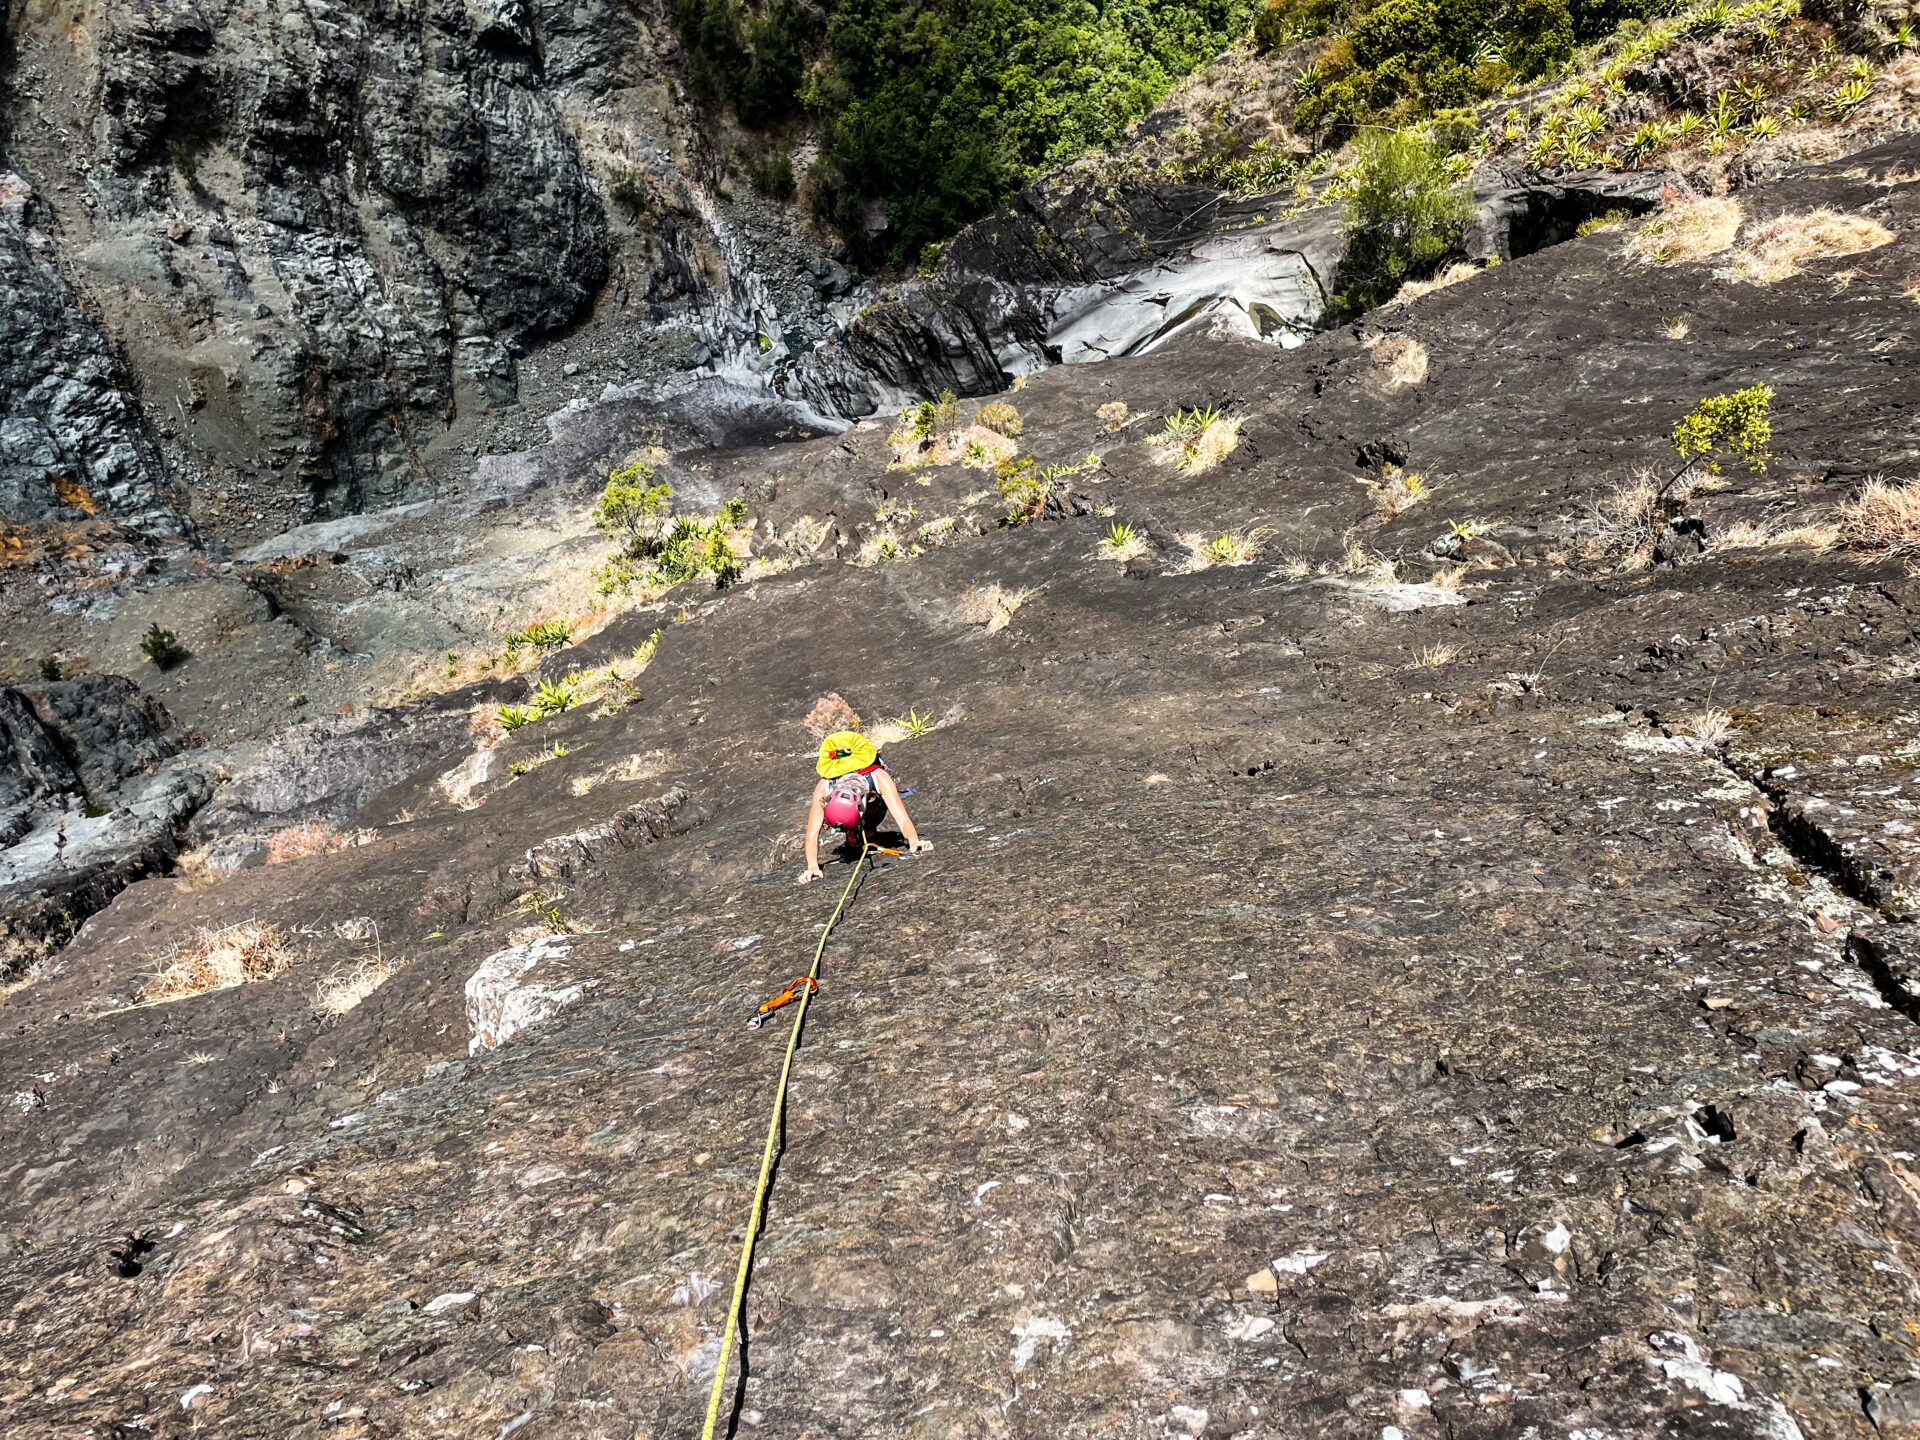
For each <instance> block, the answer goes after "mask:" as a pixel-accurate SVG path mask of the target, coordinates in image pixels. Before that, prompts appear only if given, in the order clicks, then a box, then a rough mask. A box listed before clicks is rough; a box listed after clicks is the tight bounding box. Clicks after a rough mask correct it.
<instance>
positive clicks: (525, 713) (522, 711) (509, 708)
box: [500, 705, 535, 735]
mask: <svg viewBox="0 0 1920 1440" xmlns="http://www.w3.org/2000/svg"><path fill="white" fill-rule="evenodd" d="M534 718H535V716H534V713H533V712H532V711H531V710H529V709H528V708H527V707H526V706H524V705H502V706H501V707H500V728H501V729H502V730H504V731H506V732H507V733H508V734H509V735H511V734H512V733H513V732H514V731H516V730H518V729H519V728H520V727H521V726H522V725H527V724H531V723H532V721H533V720H534Z"/></svg>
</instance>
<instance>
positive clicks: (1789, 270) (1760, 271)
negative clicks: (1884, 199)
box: [1733, 205, 1894, 285]
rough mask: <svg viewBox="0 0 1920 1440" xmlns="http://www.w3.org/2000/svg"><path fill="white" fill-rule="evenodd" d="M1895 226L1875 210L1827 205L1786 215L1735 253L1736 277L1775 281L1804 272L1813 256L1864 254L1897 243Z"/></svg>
mask: <svg viewBox="0 0 1920 1440" xmlns="http://www.w3.org/2000/svg"><path fill="white" fill-rule="evenodd" d="M1893 238H1894V234H1893V231H1891V230H1889V229H1887V227H1886V226H1884V225H1882V224H1881V223H1880V222H1879V221H1878V220H1875V219H1874V218H1873V217H1872V216H1870V215H1843V214H1840V213H1839V212H1838V211H1834V210H1829V209H1827V208H1826V207H1825V206H1824V205H1823V206H1821V207H1820V208H1818V209H1816V210H1809V211H1807V212H1806V213H1805V214H1802V215H1780V216H1776V217H1775V218H1774V219H1772V220H1769V221H1768V222H1767V223H1766V224H1764V225H1762V226H1760V227H1759V228H1758V229H1757V230H1752V231H1750V232H1749V233H1748V235H1747V238H1746V239H1745V240H1744V241H1743V242H1742V243H1741V245H1740V248H1739V250H1738V251H1737V252H1735V254H1734V257H1733V276H1734V278H1735V279H1736V280H1745V281H1746V282H1747V283H1748V284H1751V285H1773V284H1776V283H1778V282H1779V281H1781V280H1788V279H1791V278H1792V277H1793V276H1795V275H1798V274H1799V273H1800V271H1801V270H1802V269H1803V268H1804V267H1805V266H1806V264H1807V262H1808V261H1810V260H1824V259H1827V258H1829V257H1831V256H1835V255H1858V254H1860V253H1862V252H1863V251H1867V250H1877V249H1878V248H1879V247H1880V246H1882V245H1888V244H1891V243H1892V242H1893Z"/></svg>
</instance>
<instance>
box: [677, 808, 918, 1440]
mask: <svg viewBox="0 0 1920 1440" xmlns="http://www.w3.org/2000/svg"><path fill="white" fill-rule="evenodd" d="M875 851H879V852H880V853H882V854H885V855H898V854H899V853H900V852H899V851H898V850H888V849H885V848H884V847H883V846H879V845H875V844H874V843H873V842H872V841H871V840H869V839H868V838H867V837H866V836H865V835H862V836H861V837H860V858H859V859H858V860H856V861H854V864H853V874H852V875H850V876H848V877H847V888H846V889H844V890H842V891H841V892H840V903H839V904H838V905H835V906H834V907H833V914H832V915H830V916H829V917H828V918H827V928H826V929H824V930H822V931H821V932H820V943H819V944H818V945H816V946H814V947H813V964H811V965H810V966H808V967H807V973H806V974H805V975H802V976H799V977H796V978H795V980H794V982H793V984H791V985H789V986H788V987H787V989H786V993H785V994H783V995H777V996H775V997H774V998H773V999H772V1000H771V1001H769V1002H768V1003H767V1004H765V1005H763V1006H761V1007H760V1011H761V1013H760V1015H759V1017H758V1018H757V1019H756V1020H755V1021H754V1022H753V1024H752V1027H751V1028H753V1029H758V1028H759V1027H760V1022H761V1021H763V1020H765V1019H766V1017H767V1015H768V1014H769V1013H771V1012H772V1011H773V1010H776V1009H779V1008H780V1007H781V1006H783V1005H785V1004H787V1003H788V1002H789V1001H791V1000H792V999H794V998H795V992H796V991H797V992H798V998H799V1001H800V1008H799V1009H798V1010H796V1011H795V1012H794V1016H793V1030H792V1031H791V1033H789V1034H788V1036H787V1058H786V1059H785V1060H783V1061H781V1062H780V1083H779V1084H778V1085H777V1086H775V1087H774V1092H773V1114H772V1115H770V1116H769V1117H768V1119H767V1148H766V1149H765V1151H763V1152H762V1154H761V1156H760V1183H759V1184H758V1185H757V1186H755V1187H754V1192H753V1210H752V1212H751V1213H750V1214H749V1215H748V1216H747V1233H746V1235H745V1236H744V1237H742V1239H741V1241H740V1271H739V1273H738V1274H737V1275H735V1276H734V1279H733V1303H732V1304H730V1305H729V1306H728V1307H727V1328H726V1329H725V1330H724V1331H722V1332H721V1335H720V1361H719V1363H718V1364H717V1365H716V1366H715V1367H714V1371H713V1394H712V1395H711V1396H709V1397H708V1399H707V1423H706V1425H705V1426H704V1427H702V1429H701V1431H700V1440H713V1434H714V1427H715V1426H716V1425H718V1424H719V1423H720V1397H721V1395H722V1394H724V1393H725V1390H726V1384H727V1362H728V1361H729V1360H730V1359H731V1358H732V1356H733V1337H734V1336H735V1335H736V1334H737V1333H738V1332H739V1329H740V1326H741V1324H742V1316H741V1313H740V1309H741V1305H742V1303H743V1302H744V1301H745V1299H746V1295H747V1275H748V1273H749V1272H750V1270H751V1269H752V1266H753V1244H754V1241H755V1240H757V1239H758V1238H759V1236H760V1221H761V1220H762V1218H763V1217H764V1216H765V1215H766V1210H767V1190H768V1188H769V1186H771V1184H772V1182H773V1157H774V1152H775V1149H776V1147H777V1146H778V1145H779V1141H780V1125H781V1120H782V1119H783V1118H784V1117H785V1115H786V1112H787V1081H788V1079H789V1078H791V1076H792V1074H793V1052H794V1051H795V1050H797V1049H799V1048H800V1029H801V1027H802V1026H803V1025H805V1024H806V1022H807V1003H808V1002H809V1001H810V1000H812V999H813V997H814V995H815V993H816V992H817V991H818V990H819V988H820V957H821V956H822V955H824V954H826V953H827V937H828V936H829V935H831V934H833V927H834V926H835V925H837V924H839V923H840V914H841V912H842V911H843V910H845V909H846V908H847V901H848V900H850V899H852V898H853V887H854V886H855V885H857V884H859V883H860V873H861V871H862V870H864V869H865V868H866V864H867V857H868V856H869V855H871V854H873V853H874V852H875ZM802 982H804V983H802Z"/></svg>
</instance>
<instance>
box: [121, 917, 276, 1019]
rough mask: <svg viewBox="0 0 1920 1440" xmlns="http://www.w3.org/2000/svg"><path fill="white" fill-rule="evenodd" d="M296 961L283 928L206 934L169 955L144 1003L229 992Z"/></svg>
mask: <svg viewBox="0 0 1920 1440" xmlns="http://www.w3.org/2000/svg"><path fill="white" fill-rule="evenodd" d="M293 962H294V955H293V952H292V951H291V950H289V949H288V948H287V943H286V941H285V939H284V938H283V937H282V936H281V934H280V927H279V926H278V925H263V924H261V923H260V922H259V921H257V920H243V921H241V922H240V923H239V924H237V925H228V926H225V927H223V928H221V929H218V930H207V929H202V930H200V931H198V932H197V933H196V934H195V936H194V938H193V939H192V940H190V941H188V942H187V943H186V944H183V945H178V946H176V947H174V949H172V950H171V951H169V952H168V954H167V963H166V964H165V965H164V966H163V967H162V968H161V970H160V971H159V973H158V974H156V975H154V976H153V978H152V979H150V980H148V981H147V983H146V984H145V985H143V986H141V987H140V999H141V1000H142V1001H144V1002H146V1003H147V1004H156V1005H157V1004H163V1003H165V1002H167V1001H169V1000H184V999H186V998H187V997H188V996H191V995H205V994H207V993H209V992H210V991H214V990H228V989H231V988H232V987H233V986H235V985H244V984H246V983H247V982H248V981H249V980H266V979H269V978H270V977H272V976H275V975H278V974H279V973H280V972H281V971H282V970H284V969H286V968H287V967H288V966H289V965H291V964H293Z"/></svg>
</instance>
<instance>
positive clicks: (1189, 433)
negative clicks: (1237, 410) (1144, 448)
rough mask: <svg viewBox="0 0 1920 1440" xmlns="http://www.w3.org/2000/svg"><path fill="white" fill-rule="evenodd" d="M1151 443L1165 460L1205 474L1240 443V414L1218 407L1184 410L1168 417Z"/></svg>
mask: <svg viewBox="0 0 1920 1440" xmlns="http://www.w3.org/2000/svg"><path fill="white" fill-rule="evenodd" d="M1147 443H1148V444H1150V445H1155V446H1158V447H1160V453H1161V456H1162V458H1163V459H1165V460H1167V461H1170V462H1171V463H1172V464H1174V465H1177V466H1178V467H1179V468H1180V469H1182V470H1184V471H1186V472H1187V473H1188V474H1189V475H1204V474H1205V473H1206V472H1207V471H1209V470H1211V469H1213V467H1214V466H1216V465H1218V464H1219V463H1220V462H1221V461H1222V460H1224V459H1226V458H1227V456H1229V455H1231V454H1232V453H1233V452H1234V449H1235V448H1236V447H1237V446H1238V445H1239V444H1240V417H1239V416H1238V415H1223V414H1221V413H1220V412H1219V411H1217V410H1182V411H1180V412H1178V413H1177V414H1174V415H1172V416H1169V417H1168V420H1167V428H1166V429H1165V430H1163V431H1161V432H1160V434H1158V435H1155V436H1154V437H1153V438H1152V439H1151V440H1150V441H1148V442H1147Z"/></svg>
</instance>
